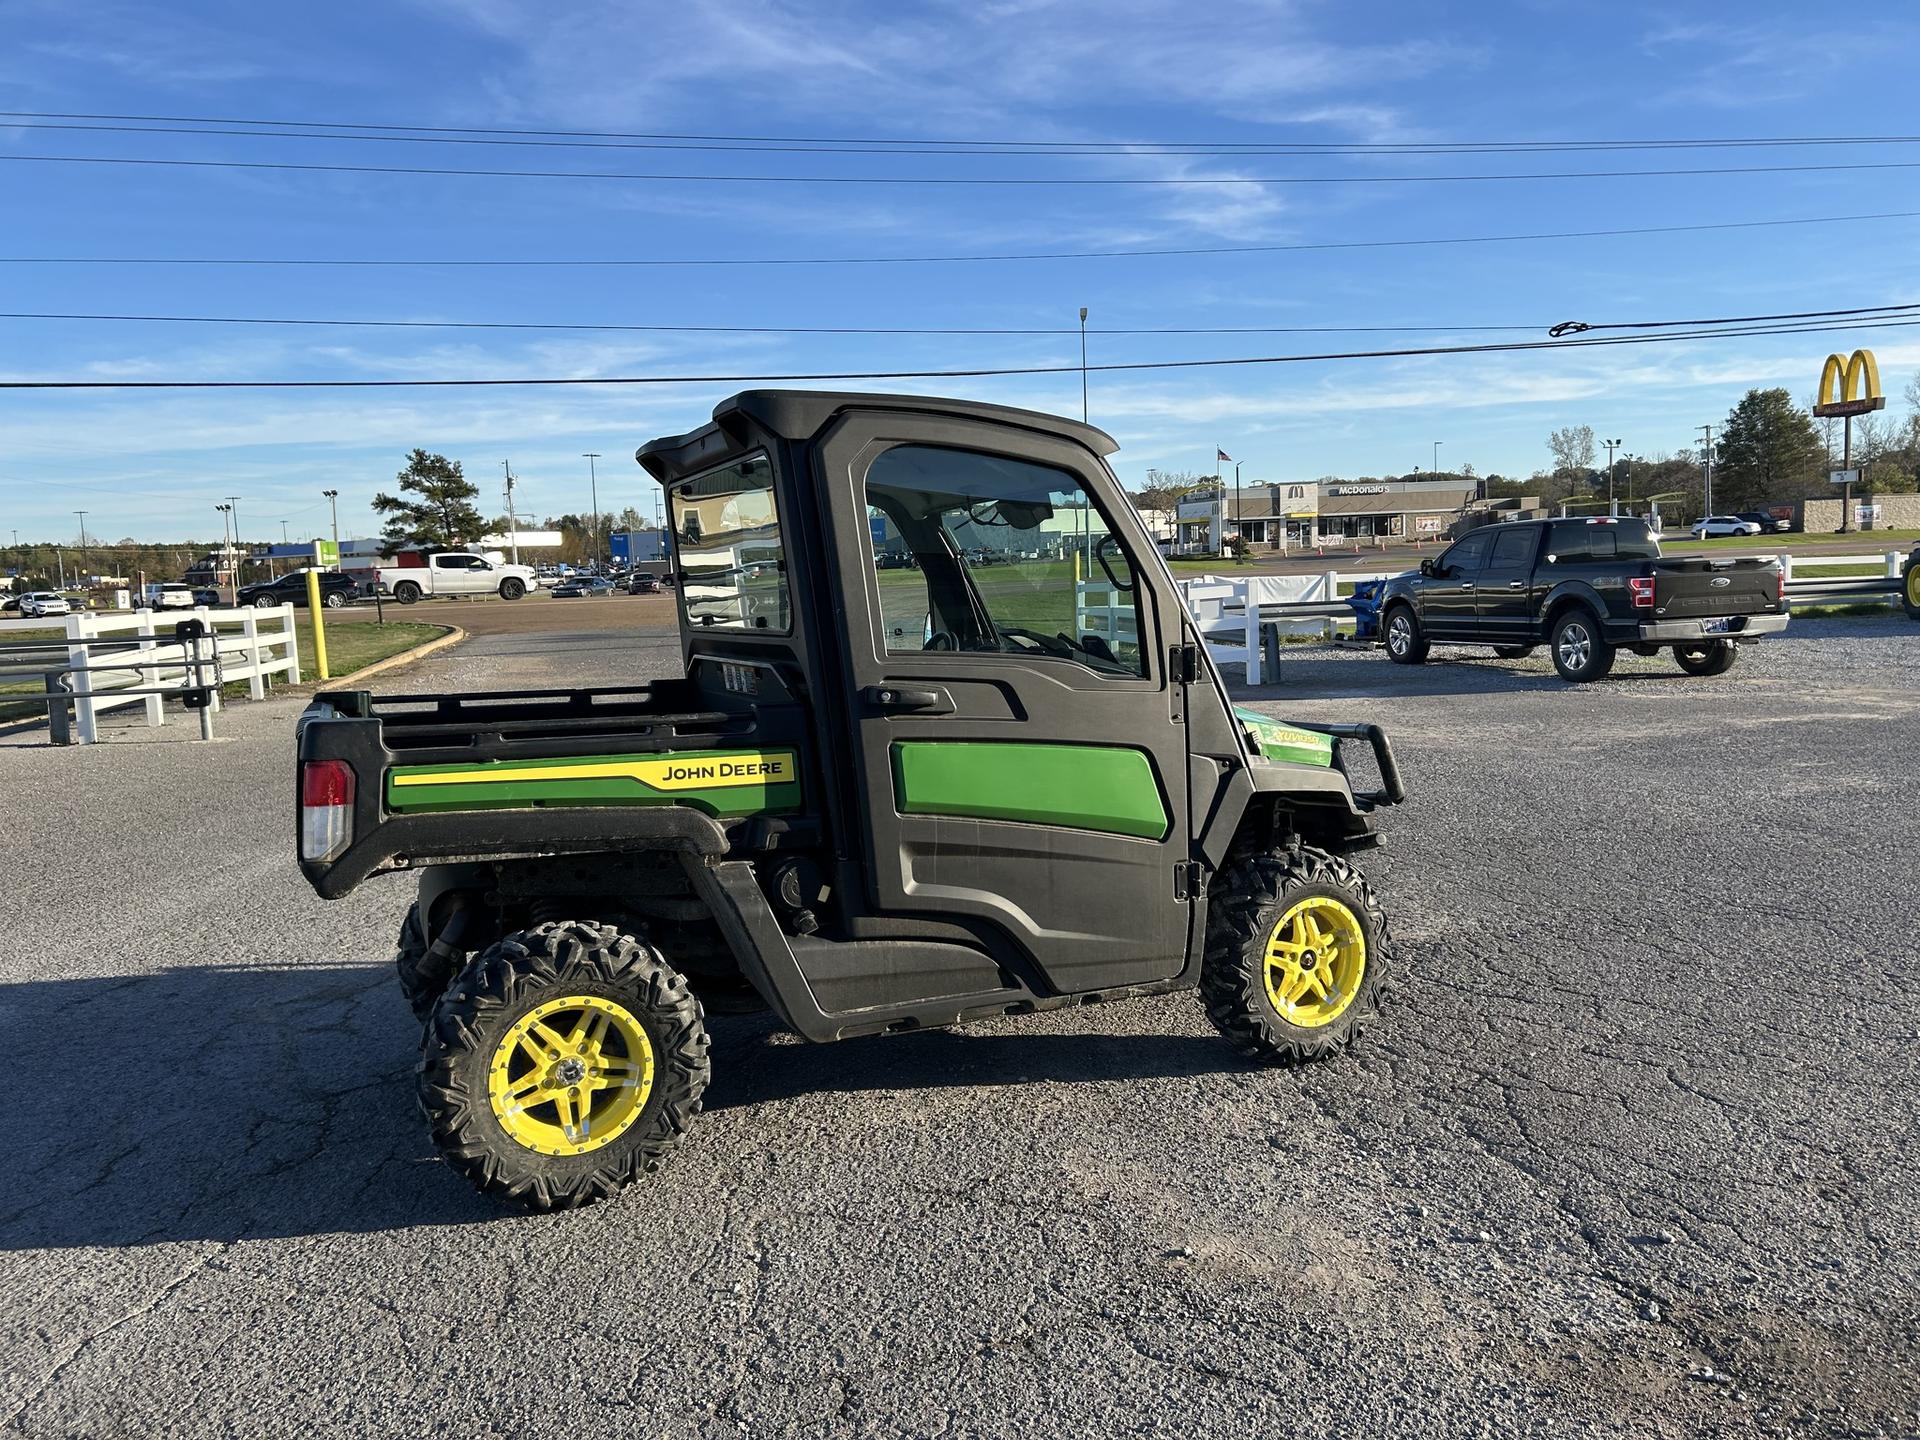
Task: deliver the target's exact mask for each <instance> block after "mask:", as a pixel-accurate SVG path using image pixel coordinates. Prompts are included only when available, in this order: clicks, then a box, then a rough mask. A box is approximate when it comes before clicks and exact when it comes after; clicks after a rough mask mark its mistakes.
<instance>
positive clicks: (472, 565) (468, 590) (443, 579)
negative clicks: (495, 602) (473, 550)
mask: <svg viewBox="0 0 1920 1440" xmlns="http://www.w3.org/2000/svg"><path fill="white" fill-rule="evenodd" d="M486 563H487V562H486V561H484V560H482V559H481V558H480V557H479V556H478V555H436V556H434V557H433V593H434V594H436V595H475V594H478V593H479V592H480V591H482V590H490V589H492V588H493V587H492V586H491V585H489V584H487V579H488V577H487V574H486V572H485V568H484V567H485V566H486Z"/></svg>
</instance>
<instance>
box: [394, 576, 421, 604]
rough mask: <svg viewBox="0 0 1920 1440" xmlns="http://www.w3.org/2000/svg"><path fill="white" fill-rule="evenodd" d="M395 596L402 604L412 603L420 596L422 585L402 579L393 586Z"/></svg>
mask: <svg viewBox="0 0 1920 1440" xmlns="http://www.w3.org/2000/svg"><path fill="white" fill-rule="evenodd" d="M393 598H394V599H396V600H398V601H399V602H400V603H401V604H402V605H411V604H413V602H414V601H416V600H418V599H419V598H420V587H419V586H418V585H417V584H415V583H414V582H413V581H411V580H402V581H401V582H400V583H399V584H398V585H396V586H394V587H393Z"/></svg>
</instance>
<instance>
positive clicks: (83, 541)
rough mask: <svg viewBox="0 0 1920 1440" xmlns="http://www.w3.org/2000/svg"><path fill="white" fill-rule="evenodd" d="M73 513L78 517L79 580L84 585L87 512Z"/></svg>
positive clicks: (85, 576)
mask: <svg viewBox="0 0 1920 1440" xmlns="http://www.w3.org/2000/svg"><path fill="white" fill-rule="evenodd" d="M73 513H74V514H76V515H78V516H79V517H80V580H81V583H82V584H84V583H85V582H86V578H87V512H86V511H84V510H76V511H74V512H73Z"/></svg>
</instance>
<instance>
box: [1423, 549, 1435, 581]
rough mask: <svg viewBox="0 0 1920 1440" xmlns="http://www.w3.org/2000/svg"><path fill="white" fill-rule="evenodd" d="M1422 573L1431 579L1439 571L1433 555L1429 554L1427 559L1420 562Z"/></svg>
mask: <svg viewBox="0 0 1920 1440" xmlns="http://www.w3.org/2000/svg"><path fill="white" fill-rule="evenodd" d="M1420 573H1421V574H1422V575H1424V576H1426V577H1427V578H1428V579H1429V580H1431V579H1432V578H1433V577H1434V576H1435V575H1436V574H1437V573H1438V571H1437V570H1436V569H1435V567H1434V563H1433V557H1432V556H1431V555H1429V556H1428V557H1427V558H1426V559H1424V560H1422V561H1421V562H1420Z"/></svg>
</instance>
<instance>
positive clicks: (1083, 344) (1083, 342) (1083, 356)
mask: <svg viewBox="0 0 1920 1440" xmlns="http://www.w3.org/2000/svg"><path fill="white" fill-rule="evenodd" d="M1080 423H1081V424H1082V425H1084V424H1086V423H1087V307H1086V306H1084V305H1082V306H1081V307H1080Z"/></svg>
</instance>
